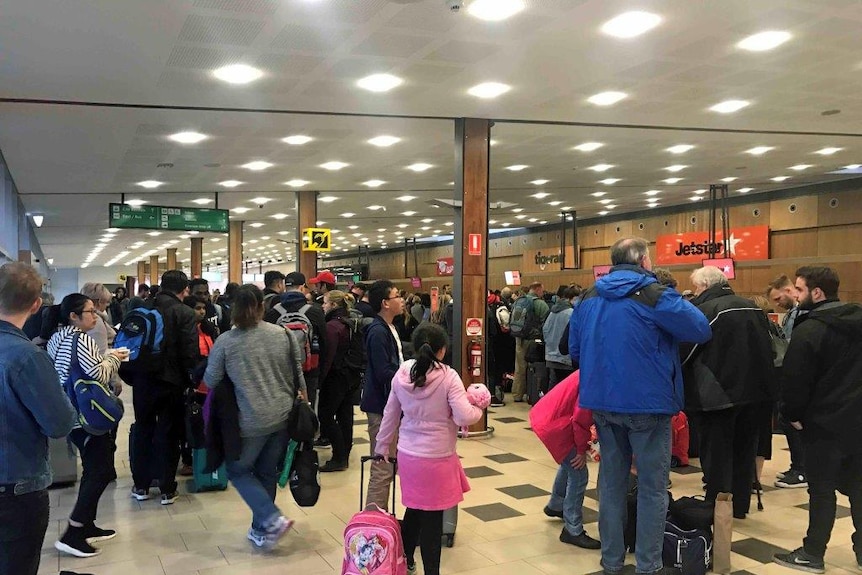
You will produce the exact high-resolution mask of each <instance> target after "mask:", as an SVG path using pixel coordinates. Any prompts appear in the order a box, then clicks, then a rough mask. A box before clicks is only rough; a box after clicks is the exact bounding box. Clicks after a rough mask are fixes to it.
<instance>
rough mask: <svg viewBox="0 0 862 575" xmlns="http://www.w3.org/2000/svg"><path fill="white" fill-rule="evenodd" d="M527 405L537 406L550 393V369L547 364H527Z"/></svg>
mask: <svg viewBox="0 0 862 575" xmlns="http://www.w3.org/2000/svg"><path fill="white" fill-rule="evenodd" d="M526 379H527V403H529V404H530V405H535V404H536V402H537V401H539V399H540V398H541V397H542V396H543V395H545V394H546V393H547V392H548V367H547V365H545V362H544V361H542V362H535V363H528V364H527V378H526Z"/></svg>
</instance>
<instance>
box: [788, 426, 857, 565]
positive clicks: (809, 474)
mask: <svg viewBox="0 0 862 575" xmlns="http://www.w3.org/2000/svg"><path fill="white" fill-rule="evenodd" d="M802 440H803V446H804V449H805V456H806V458H807V459H808V461H816V462H817V465H810V466H809V468H808V469H807V471H806V475H805V477H806V479H807V480H808V499H809V507H808V534H807V535H806V536H805V539H804V540H803V545H804V546H805V552H806V553H808V554H809V555H812V556H814V557H818V558H822V557H823V555H824V554H825V553H826V545H827V544H828V543H829V539H830V537H831V536H832V527H833V525H834V524H835V510H836V502H835V491H836V490H837V489H840V490H841V491H842V492H843V493H845V494H846V495H847V497H848V498H849V499H850V514H851V516H852V517H853V527H855V528H856V532H855V533H854V534H853V538H852V539H853V551H855V552H856V554H857V556H858V555H859V554H860V553H862V453H858V449H859V448H858V447H857V445H856V444H855V442H856V441H858V438H855V439H851V438H842V439H837V440H823V439H815V438H810V437H806V434H805V430H804V429H803V430H802ZM848 447H849V448H850V449H851V450H852V451H857V453H853V452H852V451H851V450H848V449H847V448H848Z"/></svg>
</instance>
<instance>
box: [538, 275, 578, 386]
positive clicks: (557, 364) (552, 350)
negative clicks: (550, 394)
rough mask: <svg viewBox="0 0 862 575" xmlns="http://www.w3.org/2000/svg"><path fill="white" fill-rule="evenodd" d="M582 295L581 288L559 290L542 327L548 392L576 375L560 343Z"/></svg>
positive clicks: (564, 287) (565, 287) (563, 287)
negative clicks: (576, 302) (573, 306)
mask: <svg viewBox="0 0 862 575" xmlns="http://www.w3.org/2000/svg"><path fill="white" fill-rule="evenodd" d="M579 295H581V288H580V287H579V286H574V285H572V286H560V289H558V290H557V301H556V303H555V304H554V305H553V307H551V311H550V314H548V319H547V320H546V321H545V324H544V325H543V326H542V336H543V339H544V340H545V342H546V343H547V345H546V346H545V365H547V366H548V375H549V378H548V390H551V389H553V387H554V386H555V385H557V384H558V383H559V382H561V381H563V380H564V379H565V378H567V377H568V376H570V375H571V374H572V373H574V368H573V366H572V358H571V357H569V354H568V350H566V353H560V346H559V343H558V342H559V341H560V340H561V338H562V336H563V332H565V331H568V327H569V318H571V317H572V304H573V302H574V301H575V298H577V297H578V296H579Z"/></svg>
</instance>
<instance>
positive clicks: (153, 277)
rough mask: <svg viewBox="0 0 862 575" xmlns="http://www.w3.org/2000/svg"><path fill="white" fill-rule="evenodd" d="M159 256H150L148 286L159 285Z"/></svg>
mask: <svg viewBox="0 0 862 575" xmlns="http://www.w3.org/2000/svg"><path fill="white" fill-rule="evenodd" d="M159 277H160V275H159V256H150V285H153V284H157V283H159Z"/></svg>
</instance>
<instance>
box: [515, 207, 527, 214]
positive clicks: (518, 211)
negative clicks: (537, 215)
mask: <svg viewBox="0 0 862 575" xmlns="http://www.w3.org/2000/svg"><path fill="white" fill-rule="evenodd" d="M523 211H524V208H512V213H515V214H520V213H521V212H523Z"/></svg>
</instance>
